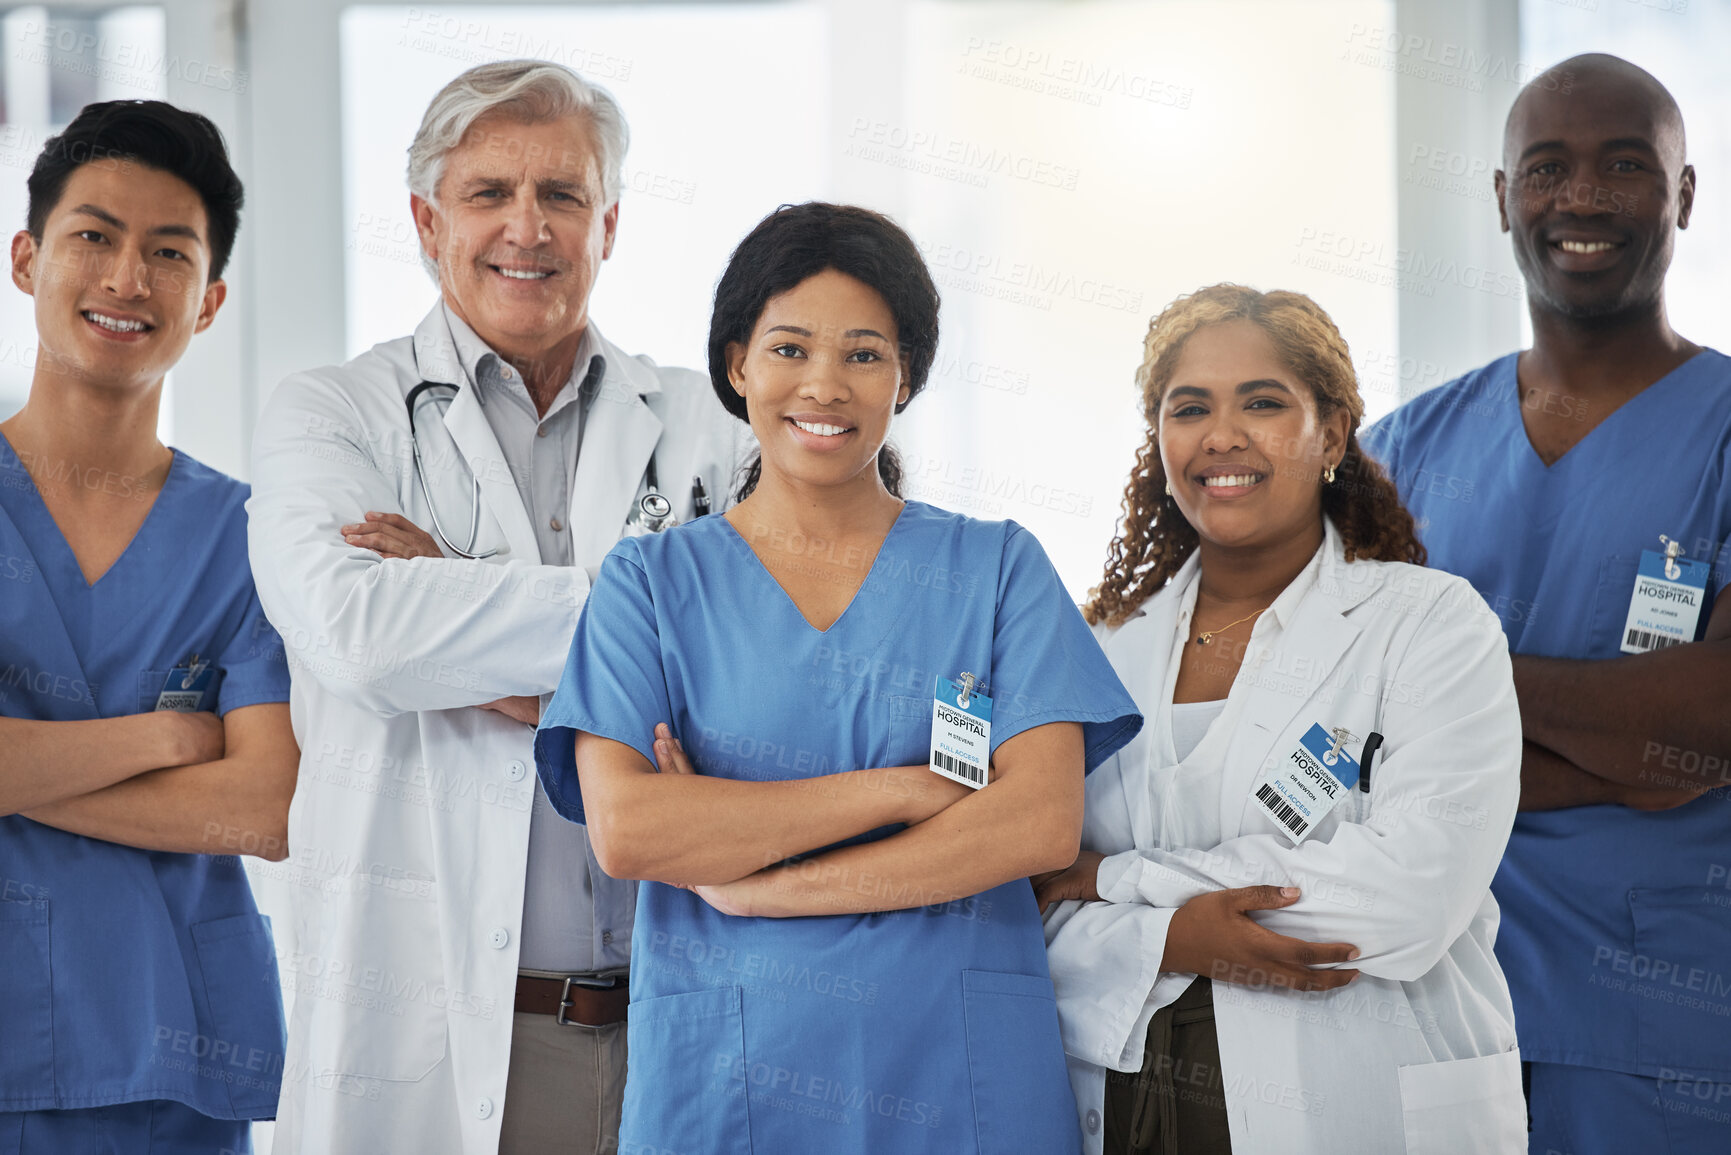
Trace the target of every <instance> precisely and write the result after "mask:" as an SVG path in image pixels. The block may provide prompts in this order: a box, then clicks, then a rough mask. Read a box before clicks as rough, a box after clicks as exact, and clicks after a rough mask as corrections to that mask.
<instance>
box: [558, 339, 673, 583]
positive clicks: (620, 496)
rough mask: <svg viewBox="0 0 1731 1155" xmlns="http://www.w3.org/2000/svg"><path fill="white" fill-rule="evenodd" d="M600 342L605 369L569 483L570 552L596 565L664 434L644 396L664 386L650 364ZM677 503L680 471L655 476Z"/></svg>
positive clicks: (612, 540)
mask: <svg viewBox="0 0 1731 1155" xmlns="http://www.w3.org/2000/svg"><path fill="white" fill-rule="evenodd" d="M595 337H596V346H597V348H598V349H599V350H600V352H601V356H602V357H604V358H605V359H606V370H605V372H603V374H602V376H601V385H600V388H599V390H598V392H597V393H596V395H595V399H594V401H592V402H591V403H590V405H589V414H588V418H587V420H586V421H585V422H584V426H583V444H582V447H581V449H580V450H579V451H578V454H577V479H576V483H575V484H574V485H573V486H572V488H571V517H570V526H571V533H572V542H571V544H572V547H573V549H572V555H571V556H572V557H573V559H575V561H576V563H577V564H578V565H594V564H596V563H598V562H600V560H601V559H602V558H604V557H606V556H607V553H608V551H609V550H611V549H612V548H613V545H614V543H615V542H617V541H618V540H619V534H620V532H621V531H622V530H623V529H624V527H625V519H626V518H627V517H628V516H629V515H630V513H631V505H632V502H634V501H635V500H636V499H637V491H638V488H639V485H640V484H641V482H642V480H643V473H644V470H645V469H646V468H647V467H648V465H649V460H650V457H651V456H652V455H653V454H654V452H655V445H656V442H658V441H660V440H661V418H659V417H657V416H656V415H655V412H654V411H653V410H652V409H650V408H649V406H648V404H647V403H646V402H645V400H644V399H645V398H646V397H650V396H654V395H655V394H658V393H660V392H661V381H660V379H659V378H657V377H656V376H655V374H654V372H653V371H652V370H650V369H649V368H647V367H646V366H645V365H644V364H643V363H642V362H641V361H638V360H637V359H636V358H634V357H627V356H626V355H625V354H624V353H622V352H621V351H620V350H619V348H618V347H617V346H615V345H614V344H613V343H612V342H610V341H608V340H607V339H606V338H605V337H602V336H601V335H600V333H596V335H595ZM657 480H658V481H659V482H660V483H661V489H662V492H663V493H671V494H673V495H674V497H671V498H670V499H669V500H673V501H674V504H675V506H677V505H678V501H677V500H676V498H677V495H678V490H677V489H676V488H675V487H676V486H677V485H678V484H679V483H680V482H681V480H685V479H681V478H679V477H674V476H663V477H660V478H658V479H657Z"/></svg>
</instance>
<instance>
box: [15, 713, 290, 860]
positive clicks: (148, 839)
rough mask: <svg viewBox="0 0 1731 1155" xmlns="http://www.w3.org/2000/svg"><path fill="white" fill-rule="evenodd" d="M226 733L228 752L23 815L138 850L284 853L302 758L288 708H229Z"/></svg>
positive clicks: (271, 856) (281, 855)
mask: <svg viewBox="0 0 1731 1155" xmlns="http://www.w3.org/2000/svg"><path fill="white" fill-rule="evenodd" d="M223 731H224V735H225V741H226V750H227V754H226V755H225V756H224V757H222V758H220V759H217V760H215V761H211V762H200V763H197V764H195V765H191V766H179V767H175V768H174V769H170V770H153V771H151V772H149V773H146V774H140V775H138V776H137V777H134V778H129V779H127V780H126V781H124V782H119V783H116V784H115V785H113V786H109V787H105V788H104V789H101V790H97V791H94V792H92V793H89V794H84V795H81V796H79V797H77V798H70V799H66V800H63V801H60V802H55V803H52V804H50V805H48V806H42V807H38V808H35V809H32V810H29V811H26V812H25V814H24V816H25V817H26V818H30V819H33V820H35V821H37V822H40V823H43V824H44V825H47V826H54V827H57V828H59V829H61V830H65V831H68V832H70V833H73V834H82V835H85V836H86V837H89V838H101V839H104V840H106V841H109V842H118V843H121V844H123V845H126V846H135V847H138V848H139V849H141V850H165V851H174V852H177V853H183V854H251V855H257V856H258V857H261V858H269V859H272V860H278V859H282V858H286V857H287V856H288V845H287V842H288V808H289V800H290V798H292V797H293V795H294V786H295V774H296V769H297V766H298V763H299V761H300V751H299V749H298V748H297V747H296V745H295V741H294V734H293V731H292V730H291V728H290V726H289V717H288V706H287V705H285V704H281V703H270V704H261V705H255V706H244V707H240V708H238V709H235V710H232V711H230V712H229V713H228V714H227V715H225V716H224V718H223Z"/></svg>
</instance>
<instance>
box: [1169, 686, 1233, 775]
mask: <svg viewBox="0 0 1731 1155" xmlns="http://www.w3.org/2000/svg"><path fill="white" fill-rule="evenodd" d="M1224 709H1226V699H1225V698H1216V699H1214V701H1212V702H1174V703H1172V749H1173V750H1174V751H1175V752H1176V753H1177V755H1178V760H1179V761H1180V762H1182V761H1184V759H1186V758H1188V757H1190V752H1191V751H1192V750H1195V749H1196V747H1197V745H1198V744H1199V743H1200V742H1201V741H1202V739H1203V737H1204V735H1206V734H1207V733H1208V727H1210V726H1212V725H1213V724H1214V719H1216V718H1218V717H1220V712H1221V711H1222V710H1224Z"/></svg>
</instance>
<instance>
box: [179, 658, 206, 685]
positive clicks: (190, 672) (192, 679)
mask: <svg viewBox="0 0 1731 1155" xmlns="http://www.w3.org/2000/svg"><path fill="white" fill-rule="evenodd" d="M209 665H210V663H209V662H208V661H204V662H201V661H199V660H198V655H197V654H194V655H192V657H190V658H188V659H186V673H185V674H183V675H182V676H181V679H180V688H181V689H183V690H190V689H192V687H193V685H194V684H195V683H196V682H197V681H198V679H199V678H200V677H202V676H203V674H204V671H205V669H206V668H207V667H208V666H209Z"/></svg>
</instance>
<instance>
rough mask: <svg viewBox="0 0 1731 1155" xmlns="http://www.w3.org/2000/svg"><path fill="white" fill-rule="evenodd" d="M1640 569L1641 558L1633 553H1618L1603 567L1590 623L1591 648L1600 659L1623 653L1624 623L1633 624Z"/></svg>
mask: <svg viewBox="0 0 1731 1155" xmlns="http://www.w3.org/2000/svg"><path fill="white" fill-rule="evenodd" d="M1640 565H1641V558H1640V555H1639V554H1633V553H1614V554H1612V555H1611V556H1610V557H1607V558H1606V559H1605V560H1604V561H1602V562H1600V563H1599V584H1598V587H1597V588H1596V589H1595V590H1594V591H1593V613H1592V615H1591V616H1590V617H1589V618H1588V619H1587V645H1588V646H1590V647H1591V648H1592V650H1593V652H1594V654H1595V655H1597V656H1601V657H1608V658H1614V657H1616V656H1617V655H1618V653H1619V652H1620V650H1621V647H1622V645H1623V623H1624V622H1626V621H1628V620H1629V600H1630V599H1631V598H1633V597H1634V596H1635V571H1636V570H1637V569H1639V568H1640ZM1582 656H1583V657H1584V656H1585V655H1582Z"/></svg>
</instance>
